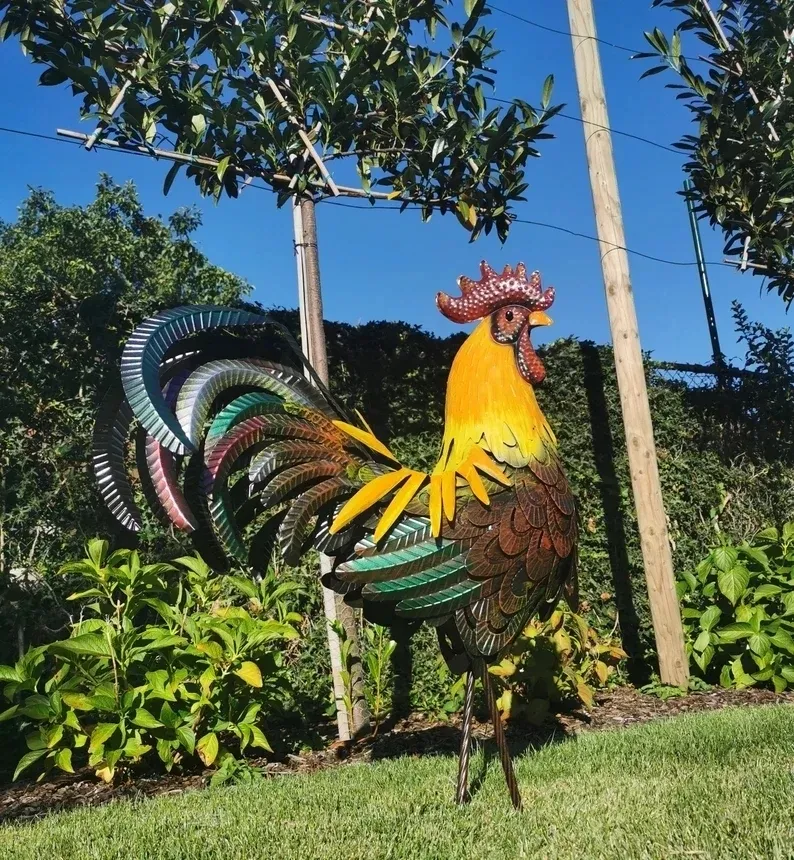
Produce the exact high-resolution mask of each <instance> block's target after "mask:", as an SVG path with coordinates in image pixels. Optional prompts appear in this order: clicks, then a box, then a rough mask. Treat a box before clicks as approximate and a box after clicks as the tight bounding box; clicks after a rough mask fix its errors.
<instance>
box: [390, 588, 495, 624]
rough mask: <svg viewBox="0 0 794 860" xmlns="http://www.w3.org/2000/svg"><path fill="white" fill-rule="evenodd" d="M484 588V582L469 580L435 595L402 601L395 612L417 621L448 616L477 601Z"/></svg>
mask: <svg viewBox="0 0 794 860" xmlns="http://www.w3.org/2000/svg"><path fill="white" fill-rule="evenodd" d="M483 588H484V583H483V582H482V581H479V582H476V581H473V580H470V579H467V580H466V581H464V582H460V583H457V584H456V585H451V586H449V587H448V588H444V589H442V590H441V591H436V592H434V593H433V594H428V595H425V596H423V597H411V598H408V599H407V600H401V601H400V602H399V603H398V604H397V607H396V610H395V611H396V612H397V614H398V615H401V616H403V617H404V618H417V619H419V618H433V617H438V616H440V615H448V614H449V613H451V612H454V611H455V610H456V609H460V608H462V607H464V606H467V605H468V604H469V603H471V602H472V601H473V600H476V599H477V598H478V597H479V596H480V594H481V593H482V590H483Z"/></svg>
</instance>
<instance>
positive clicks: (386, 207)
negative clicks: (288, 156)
mask: <svg viewBox="0 0 794 860" xmlns="http://www.w3.org/2000/svg"><path fill="white" fill-rule="evenodd" d="M0 133H6V134H16V135H21V136H22V137H32V138H38V139H39V140H47V141H51V142H54V143H66V144H71V145H73V146H74V145H77V146H82V144H81V143H80V142H79V141H71V140H67V139H65V138H62V137H55V136H53V135H47V134H39V133H37V132H33V131H25V130H23V129H16V128H8V127H5V126H0ZM97 149H102V150H103V151H104V152H118V153H123V154H125V155H138V156H143V157H145V158H149V157H150V156H149V155H148V154H147V153H145V152H135V151H134V150H129V149H114V148H112V147H103V146H102V143H101V141H99V142H98V143H97ZM245 187H246V188H255V189H256V190H257V191H267V192H271V193H272V192H273V189H272V188H270V187H269V186H267V185H257V184H255V183H253V182H250V183H248V184H246V185H245ZM319 202H320V203H323V204H326V205H328V206H342V207H343V208H345V209H366V210H368V211H372V210H373V209H374V210H376V211H379V212H384V211H392V212H400V211H401V210H402V208H403V207H402V205H400V204H397V205H390V204H388V203H387V202H385V201H381V202H379V203H376V204H374V205H373V204H366V203H344V202H342V201H341V200H330V199H323V200H320V201H319ZM408 206H409V208H411V209H417V208H419V206H421V204H417V203H412V202H410V201H409V203H408ZM512 223H514V224H526V225H528V226H533V227H542V228H544V229H546V230H554V231H556V232H558V233H566V234H567V235H569V236H575V237H576V238H578V239H588V240H590V241H592V242H600V240H599V239H598V237H597V236H591V235H589V234H588V233H580V232H578V231H576V230H571V229H569V228H568V227H561V226H560V225H559V224H547V223H546V222H545V221H532V220H530V219H527V218H514V219H513V220H512ZM611 250H622V251H626V253H628V254H632V255H633V256H635V257H642V258H643V259H645V260H650V261H652V262H654V263H662V264H664V265H667V266H697V265H698V263H697V261H694V260H693V261H692V262H687V261H683V260H668V259H666V258H664V257H657V256H654V255H653V254H646V253H645V252H644V251H636V250H634V249H633V248H627V247H625V246H623V245H613V246H612V249H611ZM707 265H709V266H725V267H727V268H731V269H733V268H735V266H734V265H733V264H732V263H725V262H722V261H720V262H710V263H707Z"/></svg>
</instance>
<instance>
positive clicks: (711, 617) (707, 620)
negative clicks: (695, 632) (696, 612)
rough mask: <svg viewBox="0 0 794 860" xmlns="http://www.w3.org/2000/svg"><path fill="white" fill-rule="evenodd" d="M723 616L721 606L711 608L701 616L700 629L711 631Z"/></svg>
mask: <svg viewBox="0 0 794 860" xmlns="http://www.w3.org/2000/svg"><path fill="white" fill-rule="evenodd" d="M721 615H722V610H721V609H720V608H719V606H709V608H708V609H707V610H706V611H705V612H704V613H703V614H702V615H701V616H700V629H701V630H711V629H712V628H713V627H714V625H715V624H716V623H717V622H718V621H719V620H720V616H721Z"/></svg>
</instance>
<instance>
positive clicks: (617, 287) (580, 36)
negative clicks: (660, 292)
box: [568, 0, 689, 687]
mask: <svg viewBox="0 0 794 860" xmlns="http://www.w3.org/2000/svg"><path fill="white" fill-rule="evenodd" d="M568 17H569V20H570V25H571V34H572V39H573V55H574V61H575V65H576V80H577V85H578V88H579V102H580V105H581V110H582V120H583V128H584V135H585V144H586V148H587V163H588V166H589V169H590V185H591V188H592V192H593V205H594V207H595V217H596V225H597V228H598V239H599V243H600V249H601V268H602V271H603V276H604V287H605V289H606V299H607V309H608V312H609V324H610V328H611V330H612V344H613V348H614V351H615V366H616V369H617V379H618V389H619V391H620V402H621V407H622V411H623V426H624V428H625V432H626V447H627V449H628V455H629V468H630V470H631V486H632V489H633V491H634V504H635V507H636V510H637V523H638V526H639V531H640V542H641V545H642V557H643V561H644V564H645V578H646V580H647V583H648V596H649V599H650V606H651V617H652V620H653V628H654V633H655V635H656V650H657V652H658V655H659V673H660V675H661V680H662V683H664V684H672V685H675V686H681V687H684V686H686V685H687V682H688V678H689V670H688V664H687V658H686V652H685V651H684V633H683V629H682V626H681V612H680V608H679V605H678V598H677V595H676V591H675V575H674V573H673V559H672V555H671V553H670V541H669V539H668V534H667V517H666V515H665V511H664V504H663V501H662V489H661V484H660V481H659V467H658V463H657V461H656V445H655V443H654V438H653V425H652V423H651V409H650V405H649V403H648V389H647V386H646V383H645V369H644V366H643V360H642V350H641V348H640V336H639V330H638V327H637V313H636V310H635V308H634V296H633V293H632V289H631V279H630V276H629V258H628V254H627V252H626V250H625V247H626V239H625V235H624V231H623V216H622V214H621V210H620V197H619V196H618V183H617V176H616V175H615V160H614V156H613V153H612V136H611V134H610V131H609V117H608V115H607V107H606V96H605V93H604V80H603V77H602V74H601V61H600V58H599V55H598V42H597V41H596V28H595V17H594V14H593V3H592V0H568Z"/></svg>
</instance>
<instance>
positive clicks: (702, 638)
mask: <svg viewBox="0 0 794 860" xmlns="http://www.w3.org/2000/svg"><path fill="white" fill-rule="evenodd" d="M710 644H711V634H710V633H709V631H708V630H703V631H702V632H701V633H700V635H699V636H698V638H697V639H695V643H694V645H693V646H692V647H693V648H694V649H695V651H698V652H701V651H704V650H705V649H706V648H707V647H708V646H709V645H710Z"/></svg>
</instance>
